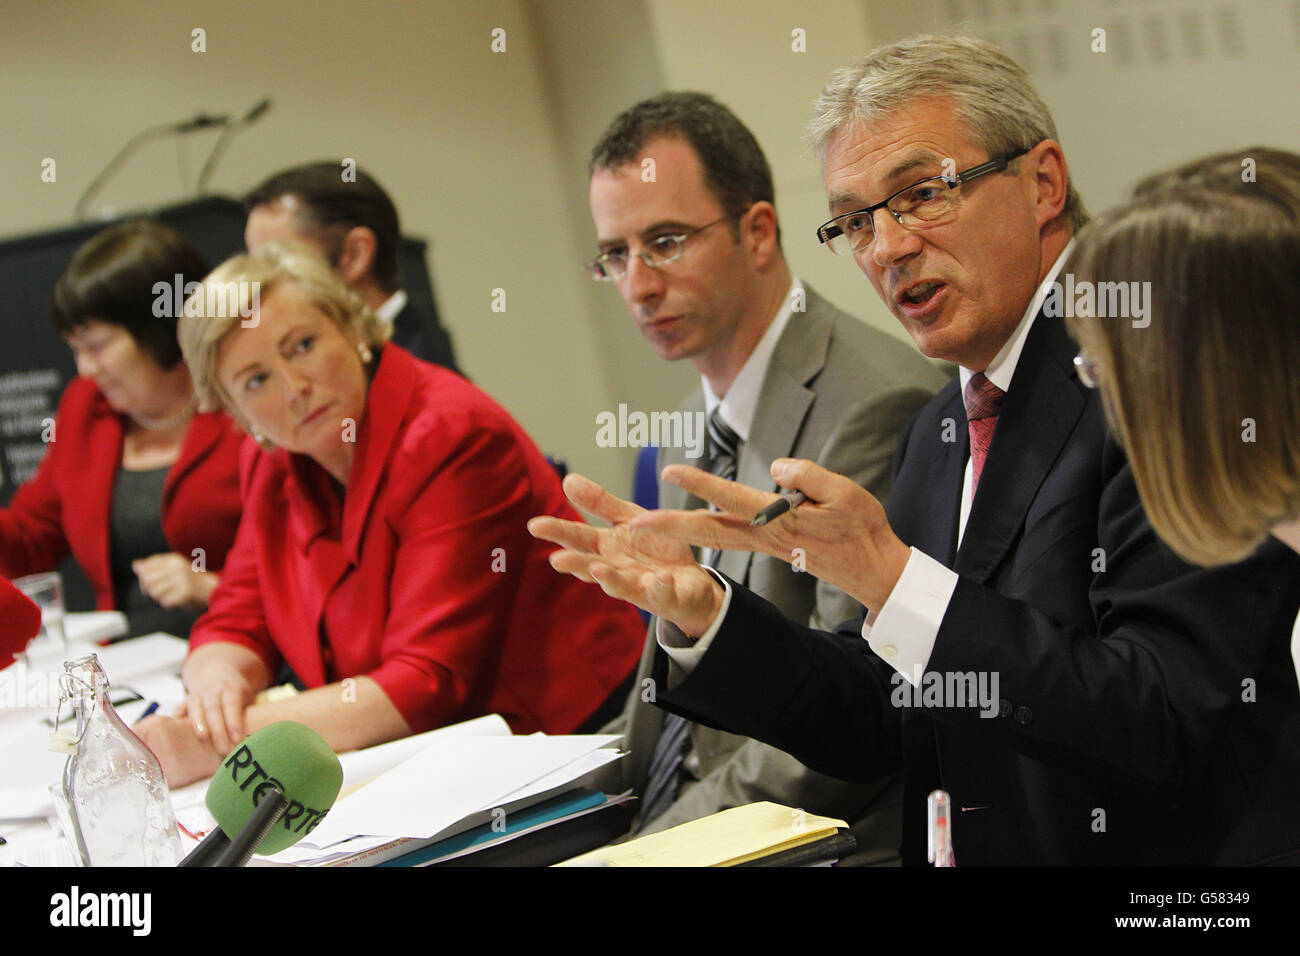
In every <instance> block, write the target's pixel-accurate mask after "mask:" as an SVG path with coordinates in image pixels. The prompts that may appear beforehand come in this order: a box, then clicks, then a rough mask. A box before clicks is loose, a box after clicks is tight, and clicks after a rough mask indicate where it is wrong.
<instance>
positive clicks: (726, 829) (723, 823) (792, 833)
mask: <svg viewBox="0 0 1300 956" xmlns="http://www.w3.org/2000/svg"><path fill="white" fill-rule="evenodd" d="M845 829H848V824H847V823H845V822H844V821H843V820H834V819H831V818H830V817H819V816H816V815H814V814H811V813H807V812H806V811H803V810H795V809H792V808H791V807H783V806H781V805H780V804H776V803H750V804H746V805H745V806H743V807H734V808H733V809H731V810H723V811H722V812H721V813H715V814H713V815H712V816H708V817H703V818H701V819H699V820H692V821H691V822H689V823H683V824H682V825H681V826H676V827H673V828H672V829H671V830H664V831H663V832H662V833H651V834H650V835H648V836H643V837H638V838H637V839H635V840H630V841H628V842H627V843H620V844H619V845H617V846H607V847H601V848H600V849H599V850H592V851H591V852H590V853H584V854H583V855H582V856H575V857H574V858H573V859H571V860H565V861H564V862H563V863H557V864H556V866H736V865H738V864H740V863H748V862H749V861H750V860H757V859H759V858H761V857H765V856H770V855H772V854H774V853H780V852H782V851H784V850H792V849H794V848H795V847H799V846H803V845H804V844H806V843H814V842H816V841H817V840H824V839H826V838H827V837H830V836H834V835H835V831H836V830H845Z"/></svg>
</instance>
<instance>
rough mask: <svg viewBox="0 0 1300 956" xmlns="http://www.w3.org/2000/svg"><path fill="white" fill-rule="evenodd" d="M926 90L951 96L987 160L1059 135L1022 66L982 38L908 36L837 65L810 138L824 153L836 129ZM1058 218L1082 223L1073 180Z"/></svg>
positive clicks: (890, 109)
mask: <svg viewBox="0 0 1300 956" xmlns="http://www.w3.org/2000/svg"><path fill="white" fill-rule="evenodd" d="M927 96H947V97H951V98H952V100H953V102H954V105H955V108H956V112H957V117H958V119H959V120H960V121H961V122H962V123H963V124H964V125H965V127H966V130H967V132H968V133H969V134H970V136H971V138H972V139H973V140H974V141H975V143H976V144H977V145H979V146H980V147H981V148H982V149H984V150H987V151H988V154H989V158H994V157H997V156H1003V155H1006V154H1007V153H1014V152H1015V151H1016V150H1019V149H1031V148H1033V147H1034V146H1037V145H1038V144H1039V143H1041V142H1042V141H1043V140H1045V139H1052V140H1055V139H1057V136H1056V124H1055V123H1054V122H1053V121H1052V114H1051V112H1050V111H1049V110H1048V109H1047V105H1046V104H1045V103H1044V102H1043V101H1042V99H1041V98H1040V97H1039V95H1038V93H1037V92H1035V90H1034V86H1033V83H1031V82H1030V80H1029V74H1027V73H1026V72H1025V71H1024V70H1023V69H1022V68H1021V66H1020V64H1018V63H1017V62H1016V61H1015V60H1013V59H1011V57H1009V56H1008V55H1007V54H1006V53H1005V52H1003V51H1002V50H1001V49H1000V48H999V47H997V46H995V45H994V44H992V43H989V42H988V41H986V40H980V39H977V38H975V37H953V36H916V37H909V38H908V39H906V40H899V41H898V42H897V43H892V44H890V45H889V46H883V47H880V48H878V49H875V50H872V51H871V52H870V53H868V54H867V55H866V56H865V57H863V58H862V59H861V60H859V61H858V62H857V63H855V64H853V65H852V66H847V67H844V68H843V69H841V70H837V71H835V73H833V74H832V75H831V79H830V82H829V83H827V84H826V88H825V89H824V90H823V91H822V93H821V95H820V96H819V97H818V98H817V101H816V115H815V116H814V118H813V119H812V121H811V122H810V123H809V124H808V135H809V138H810V139H811V140H812V143H813V146H814V147H815V148H816V149H817V151H818V153H819V154H820V155H821V156H822V157H823V158H824V157H825V155H826V148H827V146H828V145H829V143H830V140H831V138H832V137H834V136H835V135H836V134H837V133H839V132H840V131H841V130H842V129H845V128H847V127H852V126H860V125H866V124H870V123H873V122H875V121H877V120H879V119H880V118H881V117H883V116H885V115H886V114H889V113H892V112H894V111H895V110H897V109H900V108H902V107H904V106H906V105H907V104H908V103H910V102H912V101H913V100H916V99H919V98H921V97H927ZM1014 167H1015V163H1012V168H1014ZM1058 218H1059V219H1060V220H1062V221H1063V222H1068V223H1069V224H1070V226H1071V227H1073V228H1074V229H1075V230H1078V229H1080V228H1082V227H1083V225H1084V224H1085V223H1086V222H1087V221H1088V212H1087V210H1085V209H1084V207H1083V199H1082V198H1081V197H1080V196H1079V192H1078V190H1077V189H1075V188H1074V183H1071V182H1067V184H1066V194H1065V206H1064V207H1063V208H1062V209H1061V213H1060V216H1059V217H1058Z"/></svg>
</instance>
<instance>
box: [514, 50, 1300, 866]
mask: <svg viewBox="0 0 1300 956" xmlns="http://www.w3.org/2000/svg"><path fill="white" fill-rule="evenodd" d="M813 132H814V137H815V139H816V141H817V143H818V144H819V146H820V148H821V151H822V154H823V157H824V159H823V172H824V176H825V183H826V190H827V199H828V202H829V204H830V212H831V217H832V218H831V219H830V220H829V221H828V222H826V223H825V224H824V225H823V226H822V227H821V228H820V229H819V230H818V236H819V238H820V239H821V241H822V242H823V243H824V244H826V245H827V246H829V247H830V248H831V251H833V252H837V253H843V254H846V255H847V256H851V257H852V258H853V259H855V260H856V262H857V265H858V266H859V267H860V268H861V269H862V271H863V272H865V273H866V275H867V277H868V278H869V279H870V280H871V283H872V285H873V286H874V287H875V288H876V290H877V292H878V293H879V294H880V295H881V297H882V298H883V299H884V301H885V302H886V303H887V305H888V306H889V307H890V309H891V310H892V311H893V313H894V314H895V316H896V317H897V318H898V320H899V321H900V322H901V323H902V324H903V327H904V328H905V329H907V331H908V333H909V334H910V335H911V337H912V339H913V341H914V342H915V343H916V345H917V347H918V348H919V349H920V350H921V351H922V352H923V353H924V354H926V355H929V356H933V357H938V358H945V359H948V360H950V361H953V362H956V363H957V364H958V365H959V366H960V369H961V373H960V383H953V384H952V385H950V386H948V387H947V388H945V389H944V390H943V391H941V392H940V393H939V394H938V395H937V396H936V397H935V399H934V400H933V401H931V402H930V403H929V404H928V405H927V406H926V407H925V408H924V409H923V410H922V411H921V413H920V414H919V415H918V416H917V418H916V419H914V420H913V422H912V423H911V424H910V426H909V428H908V430H907V432H906V434H905V435H904V437H903V439H902V442H901V444H900V446H899V451H898V455H897V457H896V460H895V465H894V491H893V494H892V495H891V498H890V501H889V508H888V512H886V510H885V509H884V508H883V507H882V506H881V504H880V503H879V501H877V499H876V498H874V497H873V496H872V495H871V494H870V493H869V492H867V491H866V490H864V489H862V488H861V487H860V486H859V485H857V484H856V483H855V482H853V481H851V480H849V479H847V478H845V477H843V476H840V475H836V474H834V473H832V472H830V471H828V470H826V469H825V468H822V467H820V466H819V465H817V464H816V463H814V462H811V461H807V460H792V459H783V460H779V461H777V462H775V463H774V464H773V466H772V475H773V477H774V478H775V479H776V481H777V482H778V483H779V484H780V485H781V486H782V487H783V488H788V489H797V490H798V491H800V492H802V493H803V494H804V495H806V496H807V499H808V501H807V502H806V503H805V504H802V505H800V506H798V507H796V508H795V509H794V510H793V511H792V513H791V514H790V515H788V516H786V517H784V518H779V519H777V520H776V521H774V522H771V523H770V524H768V525H766V526H765V527H760V528H751V527H750V526H749V523H748V521H747V520H745V519H746V517H747V516H749V515H753V514H754V513H755V511H757V510H758V509H759V508H762V507H764V506H766V505H768V504H769V503H770V502H772V501H773V500H774V498H775V496H774V495H772V494H768V493H763V492H760V491H756V490H754V489H751V488H746V487H744V486H741V485H738V484H734V483H730V482H726V481H723V480H722V479H720V478H718V477H716V476H713V475H709V474H706V473H703V472H700V471H694V470H690V469H676V470H673V471H671V472H669V473H668V474H667V475H666V476H665V477H666V479H667V480H670V481H672V482H674V483H676V484H679V485H680V486H681V487H682V488H684V489H686V490H687V491H689V492H691V493H693V494H696V495H698V496H699V497H701V498H703V499H705V500H707V501H710V502H713V503H714V504H716V505H717V506H718V507H719V508H720V509H722V510H723V511H724V512H725V514H707V513H704V512H692V513H685V512H652V513H646V514H638V513H636V512H635V511H633V510H631V509H630V508H628V507H626V506H625V505H624V504H622V503H620V502H617V501H616V500H613V499H612V498H611V497H609V496H607V495H606V494H605V493H603V492H601V491H600V489H598V488H596V487H595V486H593V485H591V484H590V483H589V482H585V481H584V480H582V479H580V478H577V477H572V476H571V479H570V482H569V483H568V484H567V485H566V489H567V490H568V491H569V492H570V495H571V497H572V498H573V499H574V500H575V502H577V503H578V504H579V505H581V506H582V507H584V508H587V509H588V510H591V511H594V512H596V513H597V514H599V515H600V516H602V517H605V518H607V519H609V520H611V521H613V522H615V524H616V527H615V528H613V529H611V530H609V531H602V532H600V533H599V535H597V536H584V535H581V534H579V533H576V532H575V529H574V528H573V527H570V526H567V525H566V524H565V523H563V522H558V521H555V520H554V519H534V521H533V522H532V523H531V527H532V528H533V530H534V533H537V534H540V535H542V536H544V537H548V538H550V539H552V540H556V541H559V542H561V543H562V544H564V545H565V546H566V548H567V549H568V550H566V551H564V552H561V553H559V554H557V555H554V556H553V557H552V564H553V565H554V566H556V567H557V568H559V569H561V570H565V571H568V572H570V573H574V574H577V575H579V576H580V577H585V578H588V579H591V580H595V581H598V582H599V583H600V584H601V585H602V587H604V588H605V589H606V590H607V591H608V592H610V593H612V594H615V595H617V596H620V597H624V598H625V599H628V600H632V601H634V602H636V603H638V604H640V605H641V606H642V607H645V608H647V609H649V610H651V611H652V612H654V613H656V614H658V615H659V616H660V619H661V621H665V622H669V621H670V622H672V624H671V625H669V624H667V623H665V624H663V625H661V627H660V628H659V632H658V643H659V644H660V646H661V650H660V652H659V654H658V657H657V658H656V661H655V668H656V669H655V675H656V676H657V677H659V678H660V679H661V680H662V679H663V678H664V676H665V675H666V674H667V673H668V672H669V667H670V663H671V667H672V668H674V669H676V670H677V671H680V672H684V673H686V674H687V675H688V676H686V677H685V678H684V679H681V680H679V681H677V682H676V683H674V685H673V686H672V687H671V689H670V690H669V691H667V692H662V693H660V694H659V697H658V702H659V703H660V704H661V705H663V706H665V707H666V708H667V709H669V710H671V711H673V712H676V713H681V714H684V715H687V716H689V717H691V718H692V719H696V720H701V721H705V722H709V723H713V724H717V725H719V726H724V727H727V728H728V729H730V730H733V731H735V732H737V733H744V734H748V735H750V736H753V737H755V738H757V739H760V740H763V741H766V742H768V743H771V744H773V745H774V746H777V747H781V748H782V749H785V750H787V751H789V752H790V753H793V754H794V755H796V756H797V757H799V758H800V759H801V760H803V761H804V762H805V763H807V764H808V765H809V766H811V767H813V768H815V769H818V770H820V771H822V772H824V773H830V774H835V775H837V776H841V777H846V778H849V779H858V778H863V779H870V778H872V777H874V776H875V775H878V774H879V773H880V771H881V770H882V769H892V768H901V769H902V771H903V775H904V780H905V793H904V836H903V845H902V855H903V860H904V863H912V864H921V863H924V861H925V858H926V839H925V838H926V832H925V816H926V798H927V795H928V794H930V793H931V792H932V791H934V790H937V789H943V790H946V791H947V792H948V794H949V795H950V797H951V806H952V811H953V818H952V829H951V835H952V840H953V849H954V851H955V857H956V859H957V860H959V861H960V862H962V863H967V864H971V863H973V864H977V865H978V864H1031V865H1042V864H1054V865H1092V864H1112V865H1113V864H1127V865H1147V864H1165V865H1188V864H1192V865H1196V864H1201V865H1205V864H1211V865H1215V864H1217V865H1231V864H1250V863H1282V862H1285V863H1291V864H1295V863H1297V862H1300V822H1297V821H1296V819H1295V816H1294V813H1293V812H1292V811H1293V810H1294V805H1295V794H1296V792H1297V791H1298V789H1300V752H1298V751H1297V748H1296V747H1295V746H1294V741H1295V740H1296V739H1300V695H1298V694H1297V690H1296V688H1295V686H1294V684H1292V683H1291V682H1289V681H1287V680H1285V676H1286V674H1287V673H1288V667H1287V662H1288V656H1287V655H1288V643H1289V639H1290V631H1291V624H1292V621H1293V620H1294V618H1295V615H1296V610H1297V607H1298V606H1300V557H1298V556H1297V555H1295V554H1294V553H1292V552H1291V551H1290V550H1289V549H1287V548H1285V547H1284V546H1283V545H1281V544H1279V543H1277V542H1269V543H1268V544H1266V545H1265V546H1263V547H1262V548H1261V549H1260V550H1259V551H1258V552H1256V553H1255V554H1254V555H1252V556H1251V557H1250V558H1248V559H1247V560H1246V561H1244V562H1242V563H1240V564H1237V565H1232V566H1229V567H1225V568H1220V569H1211V570H1204V569H1197V568H1193V567H1190V566H1188V565H1186V564H1184V563H1182V562H1181V561H1179V560H1178V559H1176V558H1175V557H1174V556H1173V555H1172V553H1170V552H1169V551H1168V549H1166V548H1164V547H1163V546H1162V545H1161V544H1160V543H1159V542H1158V540H1157V539H1156V538H1155V536H1154V534H1153V533H1152V531H1151V528H1150V526H1149V524H1148V523H1147V521H1146V518H1145V516H1144V514H1143V511H1142V507H1141V503H1140V501H1139V499H1138V495H1137V491H1136V488H1135V486H1134V482H1133V478H1132V473H1131V471H1130V469H1129V466H1128V464H1127V462H1126V460H1125V458H1124V455H1123V452H1122V450H1121V449H1120V448H1118V447H1117V446H1116V445H1115V444H1114V442H1113V441H1112V440H1111V439H1110V438H1109V437H1108V436H1107V433H1106V428H1105V422H1104V418H1103V414H1102V408H1101V402H1100V400H1099V398H1098V396H1097V393H1096V392H1094V391H1092V390H1091V389H1090V388H1088V386H1087V383H1086V382H1085V381H1081V380H1080V376H1079V375H1078V374H1077V372H1076V366H1077V365H1078V363H1077V362H1076V361H1075V360H1074V355H1075V348H1074V346H1073V344H1072V343H1071V342H1070V340H1069V338H1068V336H1067V335H1066V332H1065V329H1064V326H1063V323H1062V319H1061V316H1060V314H1059V312H1056V311H1054V310H1052V309H1050V308H1042V305H1043V303H1044V302H1045V301H1048V300H1049V296H1050V293H1051V291H1052V288H1053V283H1054V282H1055V281H1056V279H1057V276H1058V274H1060V272H1061V270H1062V267H1063V265H1064V264H1065V261H1066V259H1067V257H1068V254H1069V246H1070V241H1071V237H1072V235H1073V233H1074V230H1075V229H1076V228H1077V227H1078V226H1079V225H1080V224H1081V223H1082V222H1083V221H1084V218H1085V214H1084V212H1083V208H1082V206H1081V204H1080V203H1079V201H1078V199H1077V196H1074V195H1073V194H1072V190H1071V188H1070V186H1069V176H1068V173H1067V168H1066V163H1065V156H1064V152H1063V150H1062V148H1061V145H1060V144H1059V143H1058V142H1057V140H1056V133H1055V129H1054V128H1053V126H1052V121H1051V117H1050V115H1049V114H1048V111H1047V108H1046V107H1045V106H1044V105H1043V103H1042V101H1041V100H1040V99H1039V98H1038V96H1037V94H1036V93H1034V91H1033V88H1032V85H1031V84H1030V82H1029V78H1028V76H1027V75H1026V74H1025V73H1024V71H1023V70H1022V69H1021V68H1020V67H1019V66H1018V65H1017V64H1016V63H1015V62H1014V61H1012V60H1011V59H1010V58H1009V57H1008V56H1007V55H1006V54H1005V53H1003V52H1002V51H1001V50H999V49H997V48H996V47H994V46H992V45H991V44H988V43H985V42H983V41H979V40H974V39H966V38H950V37H918V38H914V39H910V40H904V41H901V42H899V43H896V44H893V45H892V46H889V47H885V48H883V49H881V50H878V51H875V52H873V53H871V54H869V55H868V56H867V57H866V58H865V59H864V60H863V61H862V62H861V63H859V64H857V65H855V66H853V67H850V68H849V69H847V70H843V71H840V72H839V73H837V74H836V75H835V76H834V78H833V79H832V81H831V83H830V85H829V86H828V87H827V89H826V91H825V93H824V94H823V95H822V97H821V99H820V100H819V104H818V119H817V120H816V122H815V124H814V129H813ZM1175 291H1176V290H1168V293H1167V294H1174V293H1175ZM627 526H630V527H631V529H639V530H640V532H641V533H639V534H629V533H628V528H627ZM651 529H654V530H657V531H659V532H660V534H648V533H647V532H648V531H650V530H651ZM672 538H676V539H679V541H691V542H693V543H697V544H701V545H708V546H711V547H720V548H729V549H731V548H739V549H749V550H754V551H760V552H763V553H766V554H771V555H775V556H788V555H789V554H791V552H792V551H793V550H794V549H799V550H800V551H801V553H803V554H804V555H806V560H807V568H808V570H809V571H810V572H811V573H813V574H815V575H817V576H818V577H821V578H823V579H824V580H825V581H827V582H828V583H830V584H834V585H836V586H838V587H840V588H842V589H843V590H844V591H845V592H846V593H848V594H850V595H852V596H853V597H854V598H855V599H857V600H858V601H859V602H860V603H861V604H862V605H863V610H862V614H861V615H860V616H859V617H858V619H857V620H856V621H854V622H852V623H851V624H849V625H847V626H841V627H840V628H839V629H838V631H837V632H836V633H826V632H822V631H816V630H813V629H808V628H801V627H797V626H795V625H793V624H791V623H790V622H788V621H787V620H786V619H785V618H784V617H783V616H782V615H780V614H779V613H777V612H776V611H775V609H773V608H772V607H771V606H770V605H768V604H767V603H766V602H764V601H763V600H762V599H761V598H760V597H758V596H757V595H755V594H753V593H751V592H750V591H748V590H746V589H745V588H742V587H740V586H738V584H737V583H736V582H732V581H727V580H726V579H725V578H722V577H720V576H716V575H714V574H713V573H711V572H708V571H706V570H704V569H701V568H700V567H699V566H698V565H696V564H695V563H694V562H693V561H692V560H691V559H690V554H689V551H688V549H686V547H685V545H683V544H681V543H676V544H674V543H673V542H672V540H671V539H672ZM674 625H675V626H674ZM967 675H973V676H976V677H980V678H987V680H986V686H989V685H995V686H997V688H998V691H997V694H996V695H995V696H996V698H997V700H996V703H994V702H992V701H989V702H987V704H988V706H986V705H985V704H986V702H984V701H980V700H977V701H971V700H970V696H971V695H970V694H949V693H946V692H945V689H946V688H952V687H960V686H962V685H963V684H965V685H966V686H967V687H969V686H970V685H969V683H968V682H967V681H966V680H965V678H966V677H967ZM954 676H955V677H958V678H962V679H961V680H954V679H953V678H954ZM932 678H936V679H932ZM900 682H906V683H907V684H910V685H922V687H923V693H921V694H914V693H906V694H901V695H900V694H896V693H894V692H893V691H894V690H895V689H896V688H898V687H899V686H900ZM976 683H977V684H978V682H976Z"/></svg>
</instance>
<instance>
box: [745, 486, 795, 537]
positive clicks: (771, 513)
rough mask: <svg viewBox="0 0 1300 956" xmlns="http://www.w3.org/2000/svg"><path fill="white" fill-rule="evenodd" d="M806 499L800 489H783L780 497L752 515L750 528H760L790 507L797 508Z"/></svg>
mask: <svg viewBox="0 0 1300 956" xmlns="http://www.w3.org/2000/svg"><path fill="white" fill-rule="evenodd" d="M807 500H808V496H807V495H805V494H804V493H803V492H802V491H783V492H781V497H780V498H777V499H776V501H774V502H772V503H771V504H770V505H768V506H767V507H766V508H764V509H763V510H762V511H760V512H759V513H758V514H756V515H754V520H753V521H751V522H750V523H749V526H750V527H751V528H761V527H763V525H765V524H767V523H768V522H769V521H772V520H774V519H776V518H779V517H781V515H783V514H785V513H786V512H787V511H789V510H790V509H791V508H797V507H798V506H799V505H801V504H803V503H804V502H805V501H807Z"/></svg>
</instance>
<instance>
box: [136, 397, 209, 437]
mask: <svg viewBox="0 0 1300 956" xmlns="http://www.w3.org/2000/svg"><path fill="white" fill-rule="evenodd" d="M198 407H199V397H198V396H197V395H194V396H191V397H190V400H189V401H188V402H186V403H185V407H184V408H182V409H181V410H180V411H179V412H177V413H176V414H175V415H173V416H171V417H170V418H143V417H141V416H139V415H131V416H130V418H131V421H133V422H135V423H136V424H137V425H139V426H140V427H141V428H144V429H147V430H148V431H151V432H165V431H170V430H171V429H173V428H175V427H176V426H177V425H181V424H183V423H185V422H187V421H189V420H190V419H191V418H192V417H194V413H195V412H196V411H197V410H198Z"/></svg>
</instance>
